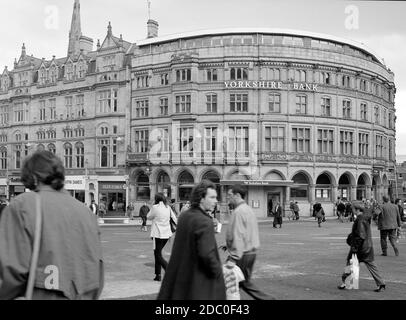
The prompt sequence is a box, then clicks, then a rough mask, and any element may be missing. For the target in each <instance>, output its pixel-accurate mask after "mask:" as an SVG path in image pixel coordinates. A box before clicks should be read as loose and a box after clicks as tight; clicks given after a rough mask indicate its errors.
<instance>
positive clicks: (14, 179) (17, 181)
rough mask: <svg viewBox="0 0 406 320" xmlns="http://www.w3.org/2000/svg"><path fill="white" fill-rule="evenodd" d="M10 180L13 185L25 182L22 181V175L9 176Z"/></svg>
mask: <svg viewBox="0 0 406 320" xmlns="http://www.w3.org/2000/svg"><path fill="white" fill-rule="evenodd" d="M8 181H9V182H10V184H11V185H14V184H23V183H22V182H21V177H9V178H8Z"/></svg>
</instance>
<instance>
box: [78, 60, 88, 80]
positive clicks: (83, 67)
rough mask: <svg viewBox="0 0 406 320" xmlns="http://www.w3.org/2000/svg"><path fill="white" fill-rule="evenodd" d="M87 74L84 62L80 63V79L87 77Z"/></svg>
mask: <svg viewBox="0 0 406 320" xmlns="http://www.w3.org/2000/svg"><path fill="white" fill-rule="evenodd" d="M85 73H86V64H85V62H84V61H81V62H79V65H78V77H79V79H82V78H83V77H84V76H85Z"/></svg>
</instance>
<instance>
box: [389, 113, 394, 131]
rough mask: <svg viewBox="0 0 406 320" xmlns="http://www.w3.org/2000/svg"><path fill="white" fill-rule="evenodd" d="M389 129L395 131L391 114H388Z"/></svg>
mask: <svg viewBox="0 0 406 320" xmlns="http://www.w3.org/2000/svg"><path fill="white" fill-rule="evenodd" d="M389 129H395V125H394V121H393V113H391V112H389Z"/></svg>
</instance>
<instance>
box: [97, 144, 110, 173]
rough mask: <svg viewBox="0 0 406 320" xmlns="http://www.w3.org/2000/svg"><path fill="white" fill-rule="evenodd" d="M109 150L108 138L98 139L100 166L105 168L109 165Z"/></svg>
mask: <svg viewBox="0 0 406 320" xmlns="http://www.w3.org/2000/svg"><path fill="white" fill-rule="evenodd" d="M109 151H110V140H109V139H101V140H99V154H100V167H102V168H107V167H108V166H109Z"/></svg>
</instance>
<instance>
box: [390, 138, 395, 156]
mask: <svg viewBox="0 0 406 320" xmlns="http://www.w3.org/2000/svg"><path fill="white" fill-rule="evenodd" d="M394 160H395V155H394V153H393V141H392V140H389V161H394Z"/></svg>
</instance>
